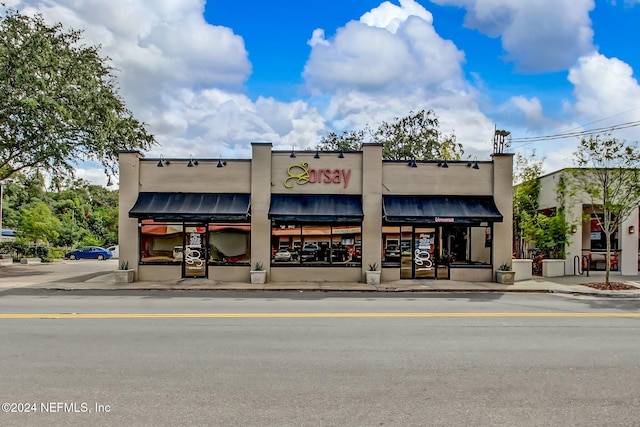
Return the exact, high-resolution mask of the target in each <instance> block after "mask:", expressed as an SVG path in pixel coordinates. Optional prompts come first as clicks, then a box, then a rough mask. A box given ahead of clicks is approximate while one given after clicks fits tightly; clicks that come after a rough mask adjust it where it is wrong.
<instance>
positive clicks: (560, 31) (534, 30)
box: [433, 0, 595, 72]
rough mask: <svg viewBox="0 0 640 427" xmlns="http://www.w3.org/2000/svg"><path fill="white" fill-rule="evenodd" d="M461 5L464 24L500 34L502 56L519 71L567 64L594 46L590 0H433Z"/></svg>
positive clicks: (547, 68) (560, 67) (542, 69)
mask: <svg viewBox="0 0 640 427" xmlns="http://www.w3.org/2000/svg"><path fill="white" fill-rule="evenodd" d="M433 2H434V3H437V4H440V5H452V6H459V7H462V8H465V9H466V10H467V14H466V16H465V25H466V26H468V27H469V28H473V29H476V30H478V31H480V32H481V33H483V34H486V35H488V36H490V37H501V38H502V47H503V48H504V50H505V51H506V59H507V60H510V61H513V62H514V63H515V65H516V68H517V69H519V70H522V71H532V72H542V71H558V70H566V69H567V68H569V67H570V66H571V65H573V64H574V63H575V61H576V59H577V58H578V57H579V56H581V55H583V54H586V53H589V52H591V51H592V50H593V49H594V48H593V29H592V28H591V19H590V18H589V12H590V11H591V10H593V8H594V7H595V4H594V0H535V1H513V0H433Z"/></svg>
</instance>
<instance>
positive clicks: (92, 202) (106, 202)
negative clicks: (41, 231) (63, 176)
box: [2, 172, 118, 248]
mask: <svg viewBox="0 0 640 427" xmlns="http://www.w3.org/2000/svg"><path fill="white" fill-rule="evenodd" d="M54 185H55V188H54V191H47V190H46V189H45V186H44V180H42V179H41V177H40V175H39V174H38V173H35V172H34V173H30V174H28V175H26V174H20V173H19V174H17V175H16V176H15V177H14V178H13V179H12V182H11V183H9V184H5V186H4V197H3V203H2V211H3V218H2V219H3V221H2V222H3V227H4V228H10V229H14V230H17V231H18V235H19V236H20V232H21V231H28V230H27V229H25V230H22V225H23V222H24V220H25V217H24V215H23V213H24V212H25V210H26V211H29V210H32V209H33V208H34V206H36V204H38V203H44V204H45V205H46V206H47V207H48V208H49V210H50V211H51V214H52V216H53V217H55V218H57V221H58V222H57V223H56V222H55V221H54V222H53V223H52V224H50V225H49V226H48V227H49V228H50V229H51V231H52V232H51V233H49V234H48V235H47V236H46V238H47V241H48V242H49V243H51V244H53V245H54V246H60V247H65V248H69V247H74V246H76V245H77V244H78V243H80V242H82V243H83V244H86V245H97V246H102V245H104V244H114V243H117V241H118V238H117V236H118V192H117V191H110V190H107V189H105V188H104V187H101V186H96V185H90V184H89V183H88V182H86V181H84V180H80V179H78V180H58V181H56V182H55V184H54ZM54 232H55V233H54ZM56 233H57V235H56ZM22 238H23V239H26V240H32V241H33V238H30V237H29V236H27V235H25V234H24V233H23V234H22ZM38 239H39V240H42V238H41V237H38ZM43 241H44V240H43Z"/></svg>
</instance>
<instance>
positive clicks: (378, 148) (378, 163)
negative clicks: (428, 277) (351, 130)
mask: <svg viewBox="0 0 640 427" xmlns="http://www.w3.org/2000/svg"><path fill="white" fill-rule="evenodd" d="M362 210H363V213H364V219H363V221H362V278H363V279H362V280H363V281H364V280H365V278H364V275H365V271H367V270H368V269H369V264H374V263H375V264H377V265H378V268H379V269H380V270H382V267H381V261H382V259H381V257H382V144H364V145H363V147H362Z"/></svg>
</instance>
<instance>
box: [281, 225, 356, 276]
mask: <svg viewBox="0 0 640 427" xmlns="http://www.w3.org/2000/svg"><path fill="white" fill-rule="evenodd" d="M361 233H362V227H361V226H360V225H359V224H358V225H341V226H333V225H299V224H295V225H293V224H290V225H286V224H278V225H274V226H273V228H272V230H271V249H272V259H271V261H272V264H274V265H299V264H305V265H340V266H354V267H356V266H360V265H361V263H362V258H361V257H362V245H361V241H362V235H361Z"/></svg>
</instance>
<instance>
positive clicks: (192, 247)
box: [182, 225, 207, 278]
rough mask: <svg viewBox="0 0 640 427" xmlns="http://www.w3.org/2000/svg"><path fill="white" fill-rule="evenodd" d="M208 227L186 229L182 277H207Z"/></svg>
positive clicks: (188, 227) (189, 227)
mask: <svg viewBox="0 0 640 427" xmlns="http://www.w3.org/2000/svg"><path fill="white" fill-rule="evenodd" d="M206 230H207V227H206V226H204V225H202V226H186V227H185V228H184V253H183V257H182V277H205V278H206V277H207V244H206V242H207V232H206Z"/></svg>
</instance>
